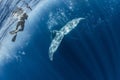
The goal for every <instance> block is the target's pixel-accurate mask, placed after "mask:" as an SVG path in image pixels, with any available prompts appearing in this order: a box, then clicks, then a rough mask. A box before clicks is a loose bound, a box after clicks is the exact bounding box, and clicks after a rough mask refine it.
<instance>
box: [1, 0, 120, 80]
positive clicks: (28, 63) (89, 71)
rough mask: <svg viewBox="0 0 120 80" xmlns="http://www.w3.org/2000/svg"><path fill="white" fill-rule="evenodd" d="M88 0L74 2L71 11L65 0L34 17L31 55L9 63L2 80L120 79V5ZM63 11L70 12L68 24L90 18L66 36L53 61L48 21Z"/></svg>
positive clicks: (28, 50)
mask: <svg viewBox="0 0 120 80" xmlns="http://www.w3.org/2000/svg"><path fill="white" fill-rule="evenodd" d="M86 1H87V0H86ZM86 1H85V0H74V2H75V7H74V10H73V11H71V10H69V9H68V7H67V6H66V5H65V4H64V3H63V0H61V1H59V2H58V3H56V4H53V5H51V6H50V7H49V8H47V9H44V8H43V11H41V10H40V11H38V12H37V13H36V14H34V16H33V17H32V19H34V21H33V22H32V25H30V26H34V27H35V28H34V30H33V31H34V34H32V37H31V39H30V41H29V42H30V44H29V45H28V46H27V47H24V49H23V50H24V51H25V52H26V53H27V54H26V55H25V56H22V61H21V62H17V61H16V60H14V61H12V62H10V63H8V64H6V65H5V67H4V75H3V76H1V77H0V78H1V80H120V76H119V74H120V38H119V34H120V20H119V19H120V2H119V0H90V1H89V0H88V2H86ZM59 8H60V9H63V10H64V12H65V13H66V15H67V18H68V20H66V22H67V21H70V20H71V19H73V18H77V17H84V18H86V19H85V20H84V21H82V22H81V23H80V24H79V25H78V27H77V28H75V29H74V30H73V31H72V32H71V33H70V34H68V35H67V36H65V38H64V39H63V41H62V43H61V45H60V47H59V48H58V50H57V52H56V53H55V56H54V61H52V62H51V61H50V60H49V57H48V48H49V45H50V42H51V39H50V32H49V30H48V25H47V21H48V15H49V13H50V12H51V11H52V12H54V13H55V12H57V11H58V9H59ZM38 10H39V8H38ZM66 22H63V23H59V25H57V26H55V28H56V29H59V28H61V27H62V26H64V25H65V24H66Z"/></svg>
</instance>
